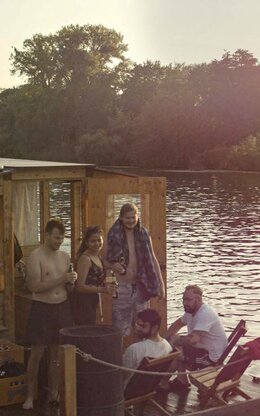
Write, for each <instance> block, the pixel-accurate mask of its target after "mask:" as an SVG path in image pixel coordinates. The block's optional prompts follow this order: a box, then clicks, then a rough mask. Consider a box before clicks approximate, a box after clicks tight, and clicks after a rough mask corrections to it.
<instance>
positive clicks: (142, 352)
mask: <svg viewBox="0 0 260 416" xmlns="http://www.w3.org/2000/svg"><path fill="white" fill-rule="evenodd" d="M171 351H172V346H171V345H170V344H169V342H168V341H167V340H166V339H164V338H163V339H162V340H161V341H158V342H156V341H151V340H150V339H146V340H144V341H139V342H135V343H134V344H132V345H130V346H129V347H128V348H127V349H126V350H125V353H124V355H123V366H124V367H127V368H134V369H135V368H137V367H138V366H139V365H140V364H141V362H142V360H143V358H144V357H150V358H160V357H164V356H165V355H167V354H169V353H170V352H171ZM125 374H126V378H125V381H124V385H125V386H126V384H127V383H128V382H129V380H130V378H131V377H132V376H133V373H125Z"/></svg>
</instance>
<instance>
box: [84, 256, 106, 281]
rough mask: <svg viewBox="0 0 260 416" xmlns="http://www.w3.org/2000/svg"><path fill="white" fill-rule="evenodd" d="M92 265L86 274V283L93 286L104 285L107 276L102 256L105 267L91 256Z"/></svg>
mask: <svg viewBox="0 0 260 416" xmlns="http://www.w3.org/2000/svg"><path fill="white" fill-rule="evenodd" d="M89 259H90V261H91V266H90V269H89V271H88V274H87V276H86V280H85V283H86V285H93V286H104V283H105V277H106V269H105V266H104V263H103V261H102V260H101V258H100V261H101V263H102V266H103V268H101V267H99V266H98V265H97V264H96V263H94V262H93V261H92V260H91V258H90V257H89Z"/></svg>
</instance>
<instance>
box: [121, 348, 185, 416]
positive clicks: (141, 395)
mask: <svg viewBox="0 0 260 416" xmlns="http://www.w3.org/2000/svg"><path fill="white" fill-rule="evenodd" d="M179 355H180V351H179V350H178V349H177V348H176V349H174V351H172V352H171V353H170V354H168V355H166V356H164V357H161V358H148V357H145V358H144V359H143V361H142V362H141V364H140V366H139V367H138V370H145V371H155V372H166V371H167V370H168V368H169V366H170V363H171V362H172V361H173V360H175V359H176V358H177V357H178V356H179ZM162 377H163V376H161V375H148V374H138V373H135V374H134V375H133V376H132V378H131V379H130V381H129V383H128V384H127V386H126V389H125V392H124V396H125V415H129V416H132V415H134V413H133V412H132V410H131V409H130V407H132V406H136V405H138V408H139V413H138V414H139V415H140V414H142V412H143V410H144V407H145V406H146V405H147V404H148V403H149V404H150V405H151V406H153V407H155V408H156V409H157V410H159V411H160V412H161V413H162V414H163V415H166V416H170V413H169V412H167V410H165V409H164V408H163V407H162V406H161V405H160V404H159V403H158V402H157V401H156V400H155V396H156V387H157V386H158V385H159V383H160V381H161V379H162Z"/></svg>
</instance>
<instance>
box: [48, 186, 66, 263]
mask: <svg viewBox="0 0 260 416" xmlns="http://www.w3.org/2000/svg"><path fill="white" fill-rule="evenodd" d="M49 197H50V201H49V209H50V217H51V218H53V217H59V218H60V219H61V220H62V222H63V224H64V225H65V229H66V231H65V238H64V242H63V244H62V247H61V249H62V250H64V251H66V252H67V253H68V254H69V255H71V183H70V182H50V183H49Z"/></svg>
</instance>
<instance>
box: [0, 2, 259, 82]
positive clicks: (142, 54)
mask: <svg viewBox="0 0 260 416" xmlns="http://www.w3.org/2000/svg"><path fill="white" fill-rule="evenodd" d="M0 10H1V12H0V88H10V87H13V86H17V85H20V84H22V83H23V82H25V79H22V78H21V77H20V78H19V77H18V76H12V75H11V74H10V69H11V62H10V59H9V58H10V55H11V53H12V48H13V47H16V48H18V49H22V46H23V41H24V40H25V39H28V38H31V37H32V36H33V35H34V34H36V33H41V34H45V35H48V34H50V33H55V32H56V31H58V30H60V29H61V28H62V27H63V26H66V25H70V24H79V25H84V24H93V25H96V24H102V25H104V26H106V27H107V28H110V29H115V30H116V31H118V32H120V33H121V34H122V35H123V36H124V42H125V43H126V44H127V45H128V52H127V54H126V56H127V57H129V58H130V59H131V60H132V61H134V62H137V63H142V62H145V61H146V60H147V59H150V60H152V61H155V60H159V61H160V62H161V63H162V64H169V63H173V64H174V63H186V64H194V63H202V62H210V61H212V60H213V59H220V58H221V56H222V55H223V53H224V52H225V51H230V52H231V53H232V52H235V50H237V49H239V48H240V49H247V50H249V52H251V53H253V55H254V56H255V57H256V58H257V59H259V60H260V24H259V18H260V0H91V1H90V0H45V1H39V0H0Z"/></svg>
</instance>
